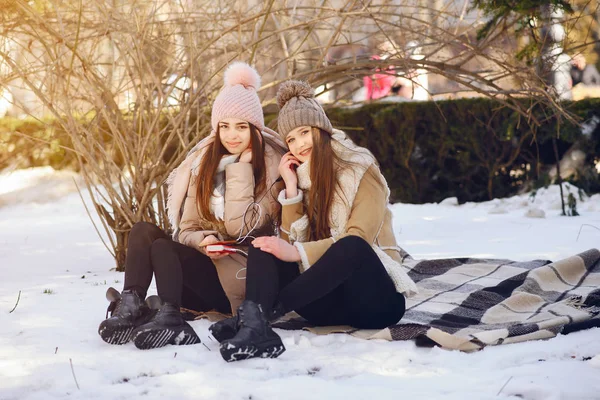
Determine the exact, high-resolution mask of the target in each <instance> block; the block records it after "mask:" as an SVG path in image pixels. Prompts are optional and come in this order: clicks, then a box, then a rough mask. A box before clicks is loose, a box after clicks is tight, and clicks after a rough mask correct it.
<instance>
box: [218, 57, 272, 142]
mask: <svg viewBox="0 0 600 400" xmlns="http://www.w3.org/2000/svg"><path fill="white" fill-rule="evenodd" d="M224 81H225V86H224V87H223V89H221V92H220V93H219V94H218V95H217V98H216V99H215V102H214V103H213V108H212V114H211V125H212V129H213V131H215V132H216V130H217V126H218V124H219V121H222V120H223V119H225V118H239V119H242V120H244V121H247V122H249V123H251V124H252V125H254V126H256V127H257V128H258V129H259V130H261V131H262V130H264V129H265V118H264V115H263V110H262V107H261V104H260V100H259V99H258V95H257V94H256V90H257V89H258V88H259V87H260V75H258V72H256V70H255V69H254V68H252V67H251V66H249V65H248V64H246V63H245V62H241V61H237V62H234V63H232V64H230V65H229V67H227V70H225V76H224Z"/></svg>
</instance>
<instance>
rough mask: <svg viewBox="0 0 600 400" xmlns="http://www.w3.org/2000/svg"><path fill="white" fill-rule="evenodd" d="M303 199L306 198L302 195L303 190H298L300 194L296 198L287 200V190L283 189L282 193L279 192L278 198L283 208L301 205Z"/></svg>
mask: <svg viewBox="0 0 600 400" xmlns="http://www.w3.org/2000/svg"><path fill="white" fill-rule="evenodd" d="M303 198H304V194H303V193H302V190H300V189H298V194H297V195H296V197H292V198H291V199H286V198H285V189H283V190H282V191H281V192H279V196H277V201H279V203H280V204H281V205H282V206H290V205H292V204H297V203H300V202H301V201H302V199H303Z"/></svg>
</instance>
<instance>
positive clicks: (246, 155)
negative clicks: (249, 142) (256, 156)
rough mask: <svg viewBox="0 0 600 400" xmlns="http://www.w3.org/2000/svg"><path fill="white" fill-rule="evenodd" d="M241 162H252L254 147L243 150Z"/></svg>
mask: <svg viewBox="0 0 600 400" xmlns="http://www.w3.org/2000/svg"><path fill="white" fill-rule="evenodd" d="M240 162H245V163H251V162H252V148H251V147H248V148H247V149H246V150H244V151H242V155H241V156H240Z"/></svg>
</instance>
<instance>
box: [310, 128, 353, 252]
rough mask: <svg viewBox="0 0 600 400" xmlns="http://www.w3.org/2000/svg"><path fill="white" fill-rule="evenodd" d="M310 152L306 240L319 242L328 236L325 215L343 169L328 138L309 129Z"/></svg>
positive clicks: (324, 133)
mask: <svg viewBox="0 0 600 400" xmlns="http://www.w3.org/2000/svg"><path fill="white" fill-rule="evenodd" d="M312 139H313V144H312V153H311V156H310V182H311V185H310V190H309V191H308V204H309V206H308V209H307V215H308V220H309V223H310V232H309V237H308V240H320V239H325V238H327V237H330V236H331V230H330V229H331V228H330V226H329V214H330V212H331V205H332V204H333V196H334V194H335V192H336V190H339V183H338V179H337V173H338V171H339V169H340V168H342V167H344V166H346V164H347V163H345V162H344V161H343V160H342V159H340V157H339V156H338V155H337V154H336V153H335V152H334V151H333V147H331V140H332V139H331V135H330V134H329V133H328V132H325V131H323V130H322V129H320V128H316V127H312Z"/></svg>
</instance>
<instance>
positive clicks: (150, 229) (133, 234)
mask: <svg viewBox="0 0 600 400" xmlns="http://www.w3.org/2000/svg"><path fill="white" fill-rule="evenodd" d="M156 231H160V228H159V227H158V226H156V225H154V224H151V223H150V222H146V221H140V222H136V223H135V224H134V225H133V227H132V228H131V231H129V240H143V239H145V238H149V237H151V236H153V234H154V233H155V232H156ZM161 232H162V231H161Z"/></svg>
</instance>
